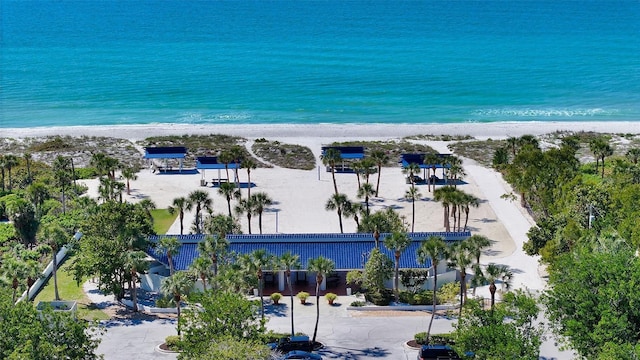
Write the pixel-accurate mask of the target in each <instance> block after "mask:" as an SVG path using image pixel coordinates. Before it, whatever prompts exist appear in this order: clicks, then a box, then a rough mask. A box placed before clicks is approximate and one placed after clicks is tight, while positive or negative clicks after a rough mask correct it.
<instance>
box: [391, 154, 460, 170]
mask: <svg viewBox="0 0 640 360" xmlns="http://www.w3.org/2000/svg"><path fill="white" fill-rule="evenodd" d="M437 155H438V158H440V159H444V158H445V157H447V156H450V154H437ZM400 162H401V163H402V167H403V168H404V167H407V166H409V164H417V165H418V167H420V169H427V168H429V169H431V168H433V167H434V166H435V167H436V169H440V168H443V167H446V168H449V166H448V165H443V164H425V163H424V154H402V155H400Z"/></svg>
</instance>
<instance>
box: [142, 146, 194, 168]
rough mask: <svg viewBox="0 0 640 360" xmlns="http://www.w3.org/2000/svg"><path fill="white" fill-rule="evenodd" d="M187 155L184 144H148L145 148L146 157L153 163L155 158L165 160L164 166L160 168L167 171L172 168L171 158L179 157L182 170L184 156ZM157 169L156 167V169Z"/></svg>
mask: <svg viewBox="0 0 640 360" xmlns="http://www.w3.org/2000/svg"><path fill="white" fill-rule="evenodd" d="M186 155H187V148H186V147H184V146H157V147H156V146H148V147H145V148H144V158H145V159H147V160H149V162H151V163H152V166H153V165H155V164H153V160H155V159H160V160H164V166H163V167H159V170H160V171H162V170H164V171H165V172H166V171H168V170H171V169H170V168H169V159H178V161H179V163H180V166H179V170H180V172H182V168H183V163H184V158H185V156H186ZM154 170H155V169H154Z"/></svg>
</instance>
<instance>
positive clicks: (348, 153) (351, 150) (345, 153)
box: [322, 146, 364, 172]
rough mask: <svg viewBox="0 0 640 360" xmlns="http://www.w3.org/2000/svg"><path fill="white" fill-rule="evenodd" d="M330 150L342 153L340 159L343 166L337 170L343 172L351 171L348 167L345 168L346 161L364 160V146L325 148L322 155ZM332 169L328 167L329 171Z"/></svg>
mask: <svg viewBox="0 0 640 360" xmlns="http://www.w3.org/2000/svg"><path fill="white" fill-rule="evenodd" d="M329 149H335V150H338V151H339V152H340V158H341V159H342V166H341V168H340V169H336V170H338V171H341V172H345V171H349V168H348V166H345V161H344V160H359V159H362V158H364V146H323V147H322V155H323V156H324V154H325V153H326V152H327V150H329ZM330 170H331V169H330V168H329V167H327V171H330Z"/></svg>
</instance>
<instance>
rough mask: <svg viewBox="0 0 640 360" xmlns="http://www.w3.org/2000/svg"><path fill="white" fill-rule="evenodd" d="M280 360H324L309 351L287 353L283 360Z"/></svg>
mask: <svg viewBox="0 0 640 360" xmlns="http://www.w3.org/2000/svg"><path fill="white" fill-rule="evenodd" d="M278 359H279V360H293V359H297V360H322V356H320V355H318V354H313V353H310V352H307V351H301V350H294V351H289V352H288V353H286V354H285V355H283V356H282V357H281V358H278Z"/></svg>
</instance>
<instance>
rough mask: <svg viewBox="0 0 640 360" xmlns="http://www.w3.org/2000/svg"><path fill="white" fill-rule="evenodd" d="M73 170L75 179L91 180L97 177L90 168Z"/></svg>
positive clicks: (95, 172) (96, 173)
mask: <svg viewBox="0 0 640 360" xmlns="http://www.w3.org/2000/svg"><path fill="white" fill-rule="evenodd" d="M75 170H76V178H77V179H93V178H95V177H98V171H96V169H95V168H92V167H87V168H78V169H75Z"/></svg>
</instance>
